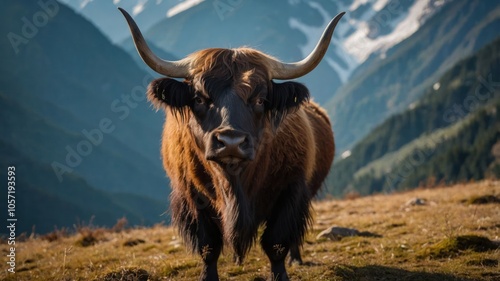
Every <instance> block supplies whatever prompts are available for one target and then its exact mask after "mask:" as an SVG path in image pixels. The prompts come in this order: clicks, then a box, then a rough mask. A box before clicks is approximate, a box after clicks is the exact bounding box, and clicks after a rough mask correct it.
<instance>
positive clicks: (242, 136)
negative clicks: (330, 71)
mask: <svg viewBox="0 0 500 281" xmlns="http://www.w3.org/2000/svg"><path fill="white" fill-rule="evenodd" d="M193 62H194V63H193V66H192V69H193V70H192V73H193V75H192V77H189V78H187V79H186V80H185V81H184V82H179V81H177V80H174V79H170V78H161V79H157V80H155V81H153V82H152V83H151V84H150V86H149V89H148V96H149V98H150V100H152V101H153V102H154V103H155V104H162V105H166V106H167V107H169V108H170V109H171V110H173V111H174V112H176V113H178V115H179V117H178V118H177V121H178V122H187V123H188V126H189V127H190V130H191V132H192V134H193V136H194V139H195V141H196V144H197V146H198V147H199V149H201V151H202V152H203V153H204V155H205V158H206V159H207V160H210V161H214V162H216V163H218V164H220V165H222V166H226V167H227V166H228V165H227V164H232V165H234V164H238V165H239V164H244V163H246V162H248V161H251V160H253V159H254V157H255V155H256V153H257V150H258V149H259V146H260V145H261V144H262V143H264V142H263V141H262V138H263V137H264V135H265V134H263V132H265V131H266V130H268V129H269V128H270V127H273V129H276V127H277V126H279V123H280V122H281V121H282V120H283V118H284V117H285V116H286V114H287V112H289V111H290V110H293V109H294V108H296V107H297V106H299V105H300V104H301V103H302V102H303V101H304V100H306V99H308V98H309V92H308V90H307V88H306V87H305V86H303V85H302V84H299V83H295V82H285V83H281V84H277V83H274V82H273V81H272V80H271V79H270V78H269V75H268V73H269V71H268V69H266V65H265V64H261V63H260V60H259V57H258V53H250V54H249V53H246V52H242V51H237V50H236V51H235V50H227V49H210V50H204V51H201V52H200V53H199V54H198V56H197V57H196V59H194V60H193ZM265 137H266V138H269V137H270V136H269V135H265ZM265 143H268V142H267V141H266V142H265ZM264 145H265V144H264Z"/></svg>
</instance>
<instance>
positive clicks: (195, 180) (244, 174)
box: [148, 48, 334, 278]
mask: <svg viewBox="0 0 500 281" xmlns="http://www.w3.org/2000/svg"><path fill="white" fill-rule="evenodd" d="M266 57H267V55H265V54H263V53H261V52H258V51H256V50H252V49H248V48H240V49H234V50H228V49H207V50H202V51H199V52H197V53H194V54H192V55H190V58H191V59H192V63H191V66H190V67H191V71H190V73H191V77H188V78H186V80H185V81H184V82H183V83H181V82H177V81H175V80H172V79H169V78H164V79H158V80H156V81H154V82H152V83H151V85H150V87H149V89H148V98H149V99H150V101H152V103H153V104H155V105H156V106H161V107H164V108H165V110H166V120H165V126H164V130H163V137H162V149H161V154H162V157H163V164H164V167H165V170H166V172H167V174H168V176H169V178H170V180H171V186H172V194H171V202H172V204H171V208H172V219H173V223H174V224H175V225H177V227H178V228H179V229H180V231H181V234H182V235H183V236H184V238H185V240H186V242H187V243H188V245H190V246H191V247H192V248H193V250H194V251H198V252H199V253H200V255H202V258H203V260H204V262H205V263H206V264H207V265H210V264H212V263H213V262H214V260H215V263H216V261H217V258H218V256H219V253H220V249H221V247H222V244H228V245H231V246H232V248H233V249H234V251H235V254H236V257H237V258H238V260H240V261H241V260H242V259H243V257H244V256H245V254H246V253H247V251H248V250H249V248H250V247H251V246H252V244H253V243H254V241H255V239H256V236H257V229H258V227H259V225H261V224H265V225H266V229H265V231H264V234H263V235H262V237H261V244H262V246H263V248H264V250H265V251H266V254H267V255H268V256H269V258H270V260H271V265H272V270H273V272H275V271H276V272H285V271H284V266H282V265H281V263H282V260H283V259H284V256H283V254H284V255H286V253H287V252H288V250H289V248H290V247H299V246H300V245H301V244H302V241H303V237H304V234H305V231H306V228H307V226H308V224H309V221H310V199H311V196H312V194H315V193H316V191H317V190H318V189H319V188H320V186H321V184H322V182H323V180H324V178H325V177H326V174H327V173H328V171H329V169H330V165H331V162H332V159H333V155H334V141H333V133H332V130H331V125H330V122H329V119H328V117H327V115H326V113H325V111H324V110H323V109H322V108H320V107H319V106H318V105H317V104H316V103H313V102H310V101H308V97H309V93H308V91H307V89H306V88H305V87H304V86H302V85H301V84H298V83H294V82H286V83H282V84H276V83H274V82H272V80H271V79H270V76H269V66H268V65H267V64H266V59H265V58H266ZM228 88H229V89H232V90H233V92H234V94H236V95H238V96H239V97H240V98H241V100H243V101H245V102H248V103H251V101H252V100H253V99H255V98H261V97H265V100H266V112H267V114H268V118H265V120H264V121H263V124H262V125H261V127H260V128H259V138H258V139H259V141H258V143H256V144H255V146H256V147H257V149H256V154H255V158H254V160H253V161H250V162H249V163H248V165H247V166H246V167H244V168H240V167H236V166H235V170H234V171H231V170H230V169H229V171H224V170H222V169H221V168H220V167H219V166H217V165H216V164H214V163H213V162H212V161H208V160H207V159H206V158H205V155H204V151H203V149H202V148H201V147H202V146H203V142H204V141H205V140H203V139H200V137H197V136H199V135H201V133H202V132H201V131H202V130H203V129H202V127H201V126H200V125H199V124H198V120H197V118H196V117H195V115H194V113H193V112H192V110H191V109H190V106H191V103H192V99H193V97H194V96H195V95H201V96H203V97H204V98H205V99H206V100H213V99H217V98H218V97H217V95H218V93H221V92H224V91H225V90H227V89H228ZM179 116H181V117H182V118H179ZM232 172H234V174H232ZM276 243H280V245H281V244H283V246H284V249H285V250H284V251H281V252H280V253H278V252H276V251H275V250H273V249H274V248H275V244H276ZM218 244H220V245H218ZM203 247H205V249H207V248H206V247H208V248H210V249H213V250H212V251H210V252H209V253H208V254H207V252H206V251H205V252H203V253H202V248H203ZM283 252H284V253H283ZM282 267H283V268H282ZM212 271H213V268H211V267H209V266H207V268H205V271H204V273H202V275H203V274H205V275H206V276H210V274H215V275H213V276H216V273H213V272H212ZM215 271H216V266H215ZM210 272H212V273H210ZM284 275H285V277H286V273H284ZM285 277H283V278H285ZM202 278H203V276H202Z"/></svg>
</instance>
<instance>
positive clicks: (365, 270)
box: [331, 265, 473, 281]
mask: <svg viewBox="0 0 500 281" xmlns="http://www.w3.org/2000/svg"><path fill="white" fill-rule="evenodd" d="M332 270H333V272H332V273H333V275H332V276H331V277H332V278H333V279H334V280H343V281H344V280H345V281H347V280H363V281H371V280H373V281H375V280H376V281H403V280H404V281H420V280H426V281H472V280H473V279H467V278H462V277H457V276H453V275H450V274H443V273H432V272H424V271H408V270H404V269H400V268H394V267H387V266H381V265H367V266H360V267H357V266H351V265H337V266H335V267H334V268H332Z"/></svg>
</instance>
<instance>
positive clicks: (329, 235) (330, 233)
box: [316, 225, 360, 241]
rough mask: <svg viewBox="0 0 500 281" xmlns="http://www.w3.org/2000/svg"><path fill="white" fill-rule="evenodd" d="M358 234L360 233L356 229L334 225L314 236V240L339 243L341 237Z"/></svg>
mask: <svg viewBox="0 0 500 281" xmlns="http://www.w3.org/2000/svg"><path fill="white" fill-rule="evenodd" d="M359 234H360V232H359V230H357V229H354V228H347V227H341V226H337V225H334V226H331V227H329V228H327V229H325V230H323V231H321V233H320V234H318V236H316V239H321V238H326V239H330V240H334V241H339V240H340V239H342V237H348V236H358V235H359Z"/></svg>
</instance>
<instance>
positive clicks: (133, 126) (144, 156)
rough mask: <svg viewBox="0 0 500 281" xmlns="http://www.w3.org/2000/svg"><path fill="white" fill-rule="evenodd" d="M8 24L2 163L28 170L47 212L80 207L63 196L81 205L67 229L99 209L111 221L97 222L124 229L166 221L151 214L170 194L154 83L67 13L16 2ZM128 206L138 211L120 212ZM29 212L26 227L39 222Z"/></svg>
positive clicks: (0, 52) (1, 85)
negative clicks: (119, 222)
mask: <svg viewBox="0 0 500 281" xmlns="http://www.w3.org/2000/svg"><path fill="white" fill-rule="evenodd" d="M0 16H1V17H2V19H3V24H2V25H1V26H0V32H1V33H2V34H5V35H7V36H2V37H1V39H0V58H1V61H2V64H1V65H0V93H1V95H0V98H1V103H0V107H1V110H0V115H1V116H2V117H1V120H2V121H1V122H2V133H1V134H0V141H1V142H2V143H3V144H5V145H2V146H1V147H0V153H1V155H2V160H3V161H5V163H12V164H16V165H19V166H23V167H25V168H26V169H27V170H20V174H22V175H24V178H23V179H22V180H23V182H24V183H26V184H27V185H29V186H30V188H31V189H30V190H34V189H36V190H37V192H35V193H34V194H33V196H37V195H36V194H38V195H40V196H42V195H43V196H42V197H41V198H40V200H41V201H40V202H39V204H40V205H38V206H42V207H44V208H53V209H57V210H62V209H64V208H63V207H62V206H63V205H64V204H66V205H68V204H69V205H71V204H73V203H71V202H70V201H71V200H69V198H61V197H60V196H59V195H60V193H61V192H60V191H57V190H62V189H65V190H67V191H68V193H69V195H68V196H70V197H71V196H73V197H72V200H73V201H75V200H76V201H78V200H80V205H79V208H80V209H78V210H79V211H77V209H76V208H72V209H68V211H67V215H68V216H66V217H65V218H67V219H68V220H65V221H64V222H65V223H64V225H59V226H65V225H66V226H67V225H72V224H73V223H75V221H74V217H75V216H76V215H77V214H92V213H93V210H96V209H92V208H91V205H92V204H94V203H93V201H95V202H103V205H102V206H106V208H109V210H107V211H106V212H107V215H104V213H93V214H94V215H96V216H97V215H98V214H103V216H105V217H106V219H104V218H99V217H96V220H97V221H100V220H101V219H102V220H103V221H105V222H106V223H109V222H112V221H113V223H114V221H116V219H117V218H119V217H120V216H122V215H123V214H131V215H133V216H132V217H131V219H132V220H133V221H134V222H140V221H141V222H150V223H153V222H158V221H160V217H159V216H151V213H156V214H157V215H159V214H161V212H159V213H158V212H157V211H158V210H160V209H161V210H165V209H166V207H167V206H166V205H167V204H166V202H167V198H168V192H169V189H168V180H167V179H166V178H165V176H164V172H163V170H162V167H161V161H160V157H159V140H160V138H161V128H162V122H163V116H162V114H156V113H155V112H154V111H153V110H152V108H151V106H150V105H149V104H148V103H147V102H146V98H145V94H144V93H145V87H146V85H147V83H148V82H149V81H150V80H151V78H152V77H151V75H149V74H148V73H147V72H145V71H143V70H142V69H140V68H139V67H138V66H137V64H136V63H135V62H134V61H133V59H132V58H131V57H130V56H129V55H128V54H127V53H126V52H124V51H123V50H122V49H120V48H119V47H117V46H114V45H113V44H112V43H111V42H110V41H109V40H108V39H107V38H106V37H105V36H104V35H103V34H102V33H100V31H99V30H98V29H97V28H96V27H94V26H93V25H92V24H91V23H90V22H89V21H88V20H85V19H84V18H82V17H81V16H79V15H77V14H76V13H75V12H74V11H73V10H71V9H70V8H68V7H67V6H66V5H64V4H61V3H58V2H55V1H51V0H47V1H38V2H32V3H31V2H26V1H13V0H12V1H6V2H5V3H4V5H3V8H2V10H1V11H0ZM16 159H21V160H16ZM25 160H26V161H27V162H28V163H24V161H25ZM25 164H26V165H25ZM20 169H21V168H20ZM74 179H77V182H78V184H77V183H75V180H74ZM78 188H79V189H78ZM77 189H78V190H81V193H80V192H77ZM94 191H98V192H94ZM40 192H43V194H42V193H40ZM73 192H74V193H73ZM82 194H86V196H83V195H82ZM26 196H31V195H26ZM36 198H37V197H34V198H33V200H36ZM43 198H57V200H48V201H44V200H43ZM103 198H105V199H106V200H107V199H109V200H115V201H114V203H113V204H111V203H106V202H104V201H99V200H104V199H103ZM119 198H121V199H119ZM120 200H121V201H122V202H129V203H128V204H129V205H130V206H125V207H124V205H127V204H125V203H120V204H121V205H120V206H121V207H120V209H117V210H116V211H113V210H112V209H113V208H114V206H116V204H118V203H117V202H118V201H120ZM133 202H135V203H133ZM132 206H133V208H132ZM141 206H143V207H141ZM87 207H88V208H87ZM29 210H30V209H29V208H28V209H27V210H25V211H26V212H27V214H26V216H27V217H26V218H24V219H25V221H26V222H28V221H34V220H32V219H34V218H35V217H37V213H32V212H29ZM151 210H156V211H151ZM118 213H120V216H119V217H114V218H113V219H111V214H112V215H118ZM73 214H74V215H73ZM69 217H73V219H71V220H69ZM82 219H83V218H82ZM52 227H53V225H50V228H52ZM37 229H42V227H41V226H39V225H37Z"/></svg>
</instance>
